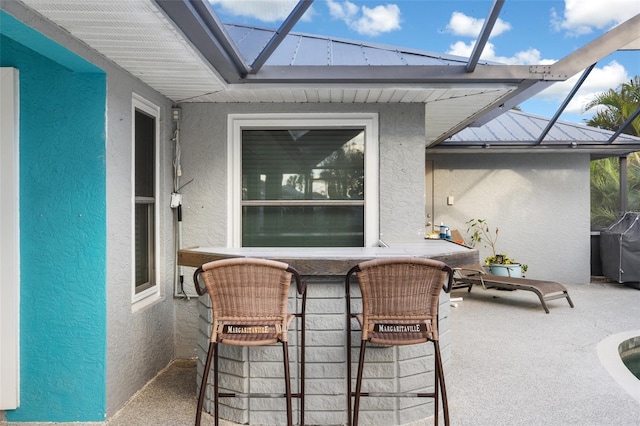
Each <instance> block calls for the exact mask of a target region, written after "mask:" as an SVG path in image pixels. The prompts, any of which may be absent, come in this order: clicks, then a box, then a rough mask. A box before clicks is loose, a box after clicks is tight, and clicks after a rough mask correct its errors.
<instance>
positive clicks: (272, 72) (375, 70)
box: [237, 65, 552, 85]
mask: <svg viewBox="0 0 640 426" xmlns="http://www.w3.org/2000/svg"><path fill="white" fill-rule="evenodd" d="M525 80H532V81H539V80H544V81H546V80H549V81H551V80H552V79H551V77H548V76H546V75H545V74H544V73H541V72H539V71H538V70H536V69H535V68H532V67H531V66H529V65H482V66H480V67H478V68H477V69H476V71H475V72H473V73H467V72H466V66H465V65H424V66H422V65H381V66H369V65H340V66H312V65H311V66H305V65H296V66H264V67H262V70H261V71H260V72H259V73H258V74H249V75H247V76H246V77H245V78H244V79H243V80H242V81H238V82H237V83H272V84H273V83H283V84H296V83H307V84H314V83H328V84H331V83H364V84H367V83H389V82H393V83H395V84H398V85H403V84H408V83H447V82H448V83H458V82H466V83H478V84H482V83H503V84H514V83H515V84H521V83H523V82H524V81H525Z"/></svg>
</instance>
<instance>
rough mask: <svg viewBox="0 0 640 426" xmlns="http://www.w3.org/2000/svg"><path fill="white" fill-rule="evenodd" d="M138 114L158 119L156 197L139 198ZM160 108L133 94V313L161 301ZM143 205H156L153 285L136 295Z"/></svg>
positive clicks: (152, 237) (155, 127)
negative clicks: (140, 208)
mask: <svg viewBox="0 0 640 426" xmlns="http://www.w3.org/2000/svg"><path fill="white" fill-rule="evenodd" d="M136 110H137V111H140V112H142V113H144V114H147V115H149V116H150V117H151V118H153V119H154V143H153V151H154V161H153V168H154V170H153V177H154V182H153V197H136V145H135V140H136V139H135V134H136ZM159 136H160V107H159V106H157V105H155V104H154V103H152V102H150V101H148V100H147V99H145V98H143V97H142V96H140V95H138V94H136V93H133V94H132V100H131V235H132V241H131V243H132V244H131V248H132V250H131V259H132V261H131V265H132V268H131V303H132V305H133V310H134V311H135V310H137V309H139V308H142V307H144V306H147V305H148V304H149V303H152V302H153V301H155V300H157V299H158V298H159V297H160V285H159V262H158V260H159V259H158V255H159V253H160V250H159V238H158V236H159V235H160V214H159V209H158V194H159V178H160V167H159V164H160V162H159V158H158V157H159V140H160V137H159ZM139 204H152V205H153V217H152V220H153V224H152V225H151V226H150V231H152V233H153V235H152V236H151V237H150V240H151V239H152V240H153V243H152V244H149V253H150V255H151V257H152V259H151V262H150V263H151V265H150V266H149V269H150V276H151V282H150V283H149V285H148V286H147V287H146V288H145V289H143V290H142V291H139V292H138V293H136V237H135V230H136V207H137V205H139Z"/></svg>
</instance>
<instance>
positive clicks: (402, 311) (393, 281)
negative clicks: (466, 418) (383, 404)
mask: <svg viewBox="0 0 640 426" xmlns="http://www.w3.org/2000/svg"><path fill="white" fill-rule="evenodd" d="M354 274H355V276H356V277H357V278H358V283H359V286H360V291H361V293H362V313H361V314H352V313H351V295H350V288H349V287H350V282H351V278H352V275H354ZM452 277H453V271H452V270H451V268H450V267H449V266H447V265H446V264H444V263H442V262H439V261H436V260H431V259H422V258H409V257H403V258H388V259H376V260H370V261H366V262H362V263H360V264H358V265H356V266H354V267H353V268H351V270H349V272H348V273H347V277H346V301H347V353H348V359H347V377H348V380H347V383H348V385H347V388H348V389H347V399H348V402H347V415H348V416H349V420H348V424H349V425H351V424H353V425H354V426H357V425H358V413H359V409H360V397H361V396H374V397H422V398H433V399H434V402H435V404H434V405H435V409H434V411H435V413H434V424H435V425H436V426H437V424H438V390H440V393H441V395H442V405H443V412H444V423H445V425H447V426H448V425H449V406H448V402H447V391H446V387H445V383H444V372H443V369H442V356H441V354H440V343H439V340H438V305H439V296H440V292H441V290H442V289H443V287H444V283H445V282H446V283H447V285H446V287H444V290H445V292H447V293H448V292H449V291H450V289H451V283H452ZM352 318H355V319H357V321H358V322H359V324H360V327H361V330H362V331H361V333H362V336H361V343H360V358H359V361H358V373H357V378H356V391H355V392H352V385H351V320H352ZM428 341H430V342H432V343H433V344H434V349H435V385H434V390H433V392H416V393H373V392H372V393H366V392H362V372H363V367H364V360H365V349H366V343H367V342H370V343H373V344H379V345H391V346H398V345H414V344H418V343H425V342H428ZM426 386H427V384H426V383H425V387H426ZM351 398H354V403H353V410H352V405H351ZM352 412H353V418H352Z"/></svg>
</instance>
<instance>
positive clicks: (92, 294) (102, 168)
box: [0, 11, 107, 422]
mask: <svg viewBox="0 0 640 426" xmlns="http://www.w3.org/2000/svg"><path fill="white" fill-rule="evenodd" d="M0 24H1V25H0V31H1V34H2V35H1V36H0V37H1V38H0V43H1V44H0V47H1V48H0V66H3V67H4V66H6V67H14V68H17V69H18V70H19V74H20V222H21V224H20V233H21V238H20V245H21V253H20V256H21V266H20V273H21V288H20V291H21V296H20V297H21V306H20V310H21V318H20V339H21V345H20V346H21V349H20V363H21V370H20V382H21V384H20V386H21V392H20V407H19V408H18V409H17V410H12V411H7V420H8V421H48V422H61V421H64V422H70V421H100V420H104V418H105V412H106V341H107V336H106V160H105V123H106V119H105V115H106V75H105V74H104V73H103V72H102V71H100V70H99V69H98V68H96V67H95V66H93V65H91V64H90V63H88V62H86V61H84V60H83V59H82V58H79V57H78V56H76V55H74V54H73V53H72V52H69V51H67V50H66V49H64V48H63V47H61V46H59V45H57V44H55V43H54V42H53V41H51V40H49V39H47V38H46V37H43V36H42V35H40V34H39V33H37V32H35V31H33V30H32V29H31V28H29V27H27V26H25V25H23V24H21V23H20V22H18V21H17V20H15V19H14V18H13V17H11V16H10V15H8V14H6V13H4V12H2V11H0Z"/></svg>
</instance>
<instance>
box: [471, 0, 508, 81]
mask: <svg viewBox="0 0 640 426" xmlns="http://www.w3.org/2000/svg"><path fill="white" fill-rule="evenodd" d="M503 5H504V0H494V2H493V6H491V11H490V12H489V17H488V18H487V19H485V21H484V24H483V26H482V31H480V35H479V36H478V40H477V41H476V44H475V45H474V46H473V52H471V56H470V57H469V62H467V72H473V71H474V70H475V69H476V65H478V61H479V60H480V55H482V51H483V50H484V47H485V46H486V44H487V41H488V40H489V36H490V35H491V31H492V30H493V26H494V25H495V23H496V21H497V20H498V16H499V15H500V10H501V9H502V6H503Z"/></svg>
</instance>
